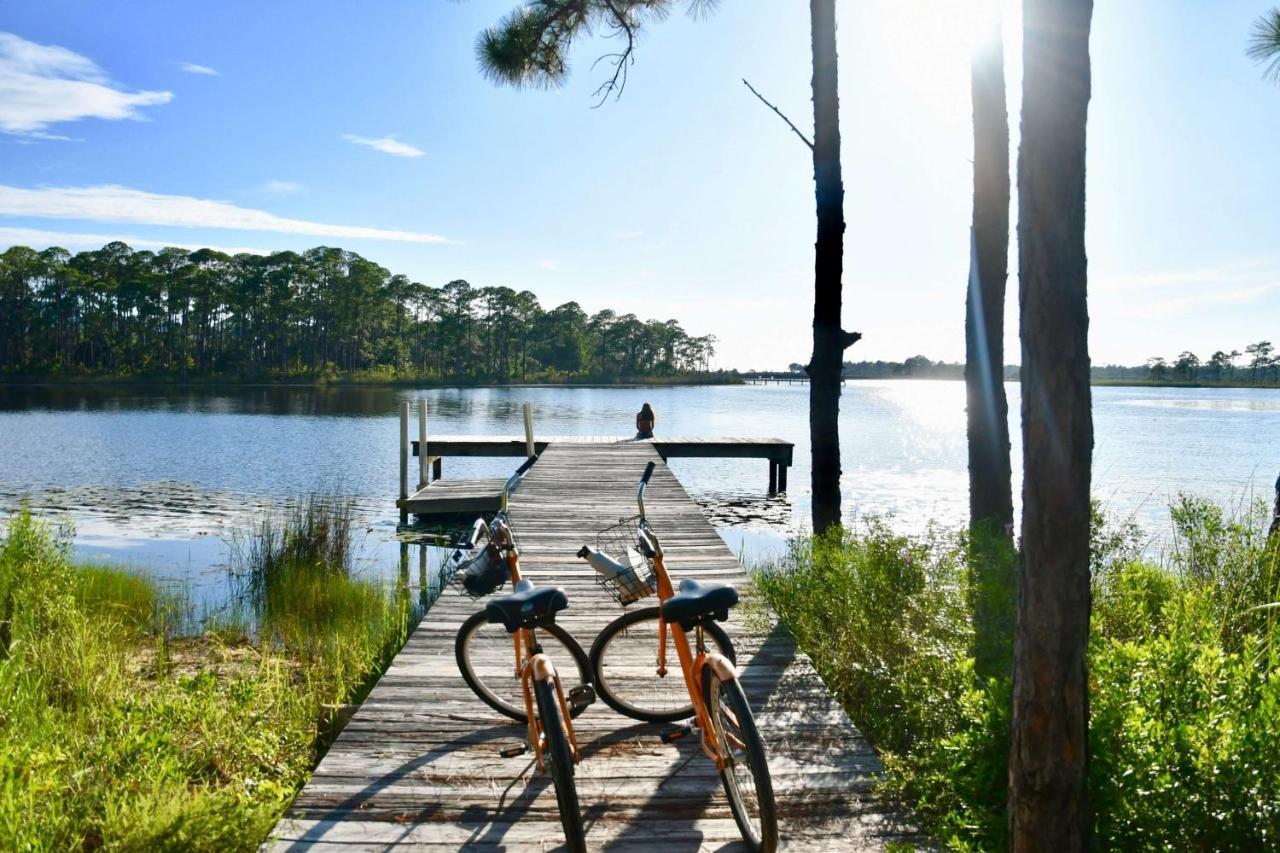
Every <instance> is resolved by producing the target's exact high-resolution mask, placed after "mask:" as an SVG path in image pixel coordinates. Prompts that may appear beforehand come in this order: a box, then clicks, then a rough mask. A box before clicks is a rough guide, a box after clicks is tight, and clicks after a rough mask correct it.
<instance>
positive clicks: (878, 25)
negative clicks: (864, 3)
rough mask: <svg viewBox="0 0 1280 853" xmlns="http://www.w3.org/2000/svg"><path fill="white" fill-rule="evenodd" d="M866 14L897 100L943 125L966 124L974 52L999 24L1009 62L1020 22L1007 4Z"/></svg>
mask: <svg viewBox="0 0 1280 853" xmlns="http://www.w3.org/2000/svg"><path fill="white" fill-rule="evenodd" d="M866 13H867V18H868V20H867V24H868V27H869V29H870V31H871V32H875V33H878V34H879V36H878V38H877V44H878V46H879V51H880V53H879V58H880V59H881V60H882V61H883V63H884V68H885V70H886V71H887V72H888V75H889V78H890V81H891V86H892V88H893V89H895V90H896V92H895V94H896V95H897V96H898V97H899V98H900V99H901V100H903V101H905V102H907V103H909V104H912V105H914V106H919V107H922V108H924V109H927V110H929V111H930V112H933V113H935V114H936V115H937V116H938V117H939V118H941V119H944V120H964V121H967V120H968V118H969V113H970V102H969V68H970V62H971V60H972V56H973V51H974V50H975V48H977V47H979V46H980V45H981V44H982V43H983V41H984V40H986V39H988V38H990V34H991V33H992V31H993V28H994V26H995V24H996V22H997V21H1000V22H1002V24H1003V26H1002V30H1003V35H1004V42H1005V55H1006V57H1008V56H1009V46H1010V45H1011V44H1013V41H1012V38H1013V37H1014V36H1015V35H1016V33H1017V26H1018V25H1019V23H1020V18H1021V10H1020V9H1019V7H1018V4H1017V3H1013V2H1008V0H877V2H874V3H872V4H870V5H869V6H868V7H867V9H866Z"/></svg>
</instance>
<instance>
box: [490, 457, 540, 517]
mask: <svg viewBox="0 0 1280 853" xmlns="http://www.w3.org/2000/svg"><path fill="white" fill-rule="evenodd" d="M537 461H538V457H537V456H530V457H529V458H528V459H526V460H524V464H522V465H521V466H520V467H519V468H517V469H516V472H515V473H514V474H512V475H511V476H510V477H508V478H507V481H506V482H505V483H503V484H502V498H501V500H500V502H499V505H498V506H499V511H500V512H506V511H507V498H508V497H509V496H510V495H511V490H512V489H513V488H515V485H516V483H518V482H520V479H521V478H522V477H524V475H525V474H527V473H528V472H529V469H530V468H532V467H533V463H535V462H537Z"/></svg>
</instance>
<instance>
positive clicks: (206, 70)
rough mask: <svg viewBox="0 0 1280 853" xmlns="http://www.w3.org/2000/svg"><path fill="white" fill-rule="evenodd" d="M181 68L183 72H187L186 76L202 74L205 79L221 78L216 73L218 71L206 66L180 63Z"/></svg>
mask: <svg viewBox="0 0 1280 853" xmlns="http://www.w3.org/2000/svg"><path fill="white" fill-rule="evenodd" d="M181 68H182V70H183V71H185V72H187V73H188V74H203V75H204V76H205V77H221V76H222V75H221V74H219V73H218V69H216V68H210V67H209V66H207V65H197V64H196V63H194V62H184V63H182V65H181Z"/></svg>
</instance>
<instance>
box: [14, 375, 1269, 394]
mask: <svg viewBox="0 0 1280 853" xmlns="http://www.w3.org/2000/svg"><path fill="white" fill-rule="evenodd" d="M886 380H887V381H894V382H899V381H901V382H937V381H943V382H963V381H964V377H963V376H847V377H844V378H843V380H842V381H843V382H880V381H886ZM1004 381H1005V382H1015V383H1016V382H1019V379H1017V378H1016V377H1007V378H1006V379H1005V380H1004ZM748 384H752V385H755V384H759V385H770V384H775V383H774V382H773V381H772V380H767V381H763V382H759V381H757V382H748V381H747V380H746V379H744V378H743V377H742V376H741V375H739V374H734V373H726V374H709V375H700V376H683V377H670V376H667V377H648V378H645V377H629V378H626V379H606V378H601V377H590V378H586V377H584V378H581V379H566V380H562V381H560V380H550V381H548V380H535V381H527V382H497V381H475V382H466V381H463V382H458V381H440V380H426V379H415V378H404V379H371V378H363V377H362V378H332V379H329V378H317V379H311V380H308V379H303V378H289V379H267V378H262V377H251V378H243V379H241V378H235V377H187V378H185V379H182V378H170V377H124V376H75V377H47V376H46V377H0V388H104V389H105V388H173V389H215V388H292V389H312V390H324V389H340V388H414V389H441V390H444V389H457V390H466V389H471V388H476V389H479V388H683V387H702V386H734V385H739V386H745V385H748ZM776 384H780V385H794V384H807V382H805V381H803V380H802V381H801V382H800V383H796V382H795V381H791V382H788V380H786V379H782V380H781V381H780V382H778V383H776ZM1089 384H1090V385H1091V386H1097V387H1114V388H1232V389H1235V388H1242V389H1255V390H1269V391H1276V390H1280V382H1266V383H1260V382H1230V381H1227V382H1221V381H1203V380H1197V381H1192V382H1178V381H1171V380H1151V379H1117V378H1111V377H1108V378H1097V379H1091V380H1090V382H1089Z"/></svg>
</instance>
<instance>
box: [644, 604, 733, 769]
mask: <svg viewBox="0 0 1280 853" xmlns="http://www.w3.org/2000/svg"><path fill="white" fill-rule="evenodd" d="M694 631H695V632H696V642H697V648H698V655H697V657H696V658H695V657H694V656H693V650H692V649H690V648H689V637H688V635H687V634H686V633H685V631H684V629H683V628H679V627H676V626H672V629H671V638H672V642H673V644H674V645H675V647H676V656H677V657H678V658H679V659H680V669H681V672H682V673H683V674H684V683H685V688H686V689H687V690H688V691H689V698H690V699H691V700H692V701H693V711H694V726H695V727H696V728H697V729H698V730H699V732H700V733H701V738H700V740H701V746H702V751H703V752H704V753H705V754H706V756H707V758H710V759H711V760H712V761H714V762H715V765H716V769H717V770H724V769H725V767H726V766H727V765H728V764H729V760H730V756H729V750H728V748H727V746H728V745H722V744H721V743H720V741H719V739H718V738H717V736H716V729H715V726H714V725H713V724H712V722H711V712H710V710H709V709H708V708H707V705H706V703H705V702H704V701H703V699H702V697H703V684H702V674H703V672H705V671H706V668H707V667H710V668H711V670H712V671H713V672H714V673H715V674H716V677H717V678H719V679H720V680H721V681H736V680H737V679H738V670H737V668H736V667H735V666H734V665H733V662H732V661H730V660H729V659H728V658H726V657H725V656H724V655H722V654H720V653H719V652H709V651H707V650H706V646H705V644H704V641H703V636H702V628H701V627H697V628H695V629H694ZM666 639H667V622H666V620H665V619H663V618H662V615H661V613H659V615H658V674H659V675H665V674H666V672H667V666H666V663H667V661H666V657H667V649H666V645H667V644H666ZM677 731H681V733H683V732H682V730H677ZM679 736H680V735H677V737H679ZM724 736H725V739H726V740H729V741H731V742H736V745H737V746H738V747H739V748H741V747H742V746H743V744H742V742H741V741H740V740H738V738H737V737H736V736H734V734H733V733H732V732H725V733H724ZM663 739H664V740H668V739H667V738H665V737H664V738H663ZM674 739H675V738H671V740H674ZM668 742H670V741H669V740H668ZM722 747H724V748H722Z"/></svg>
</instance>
